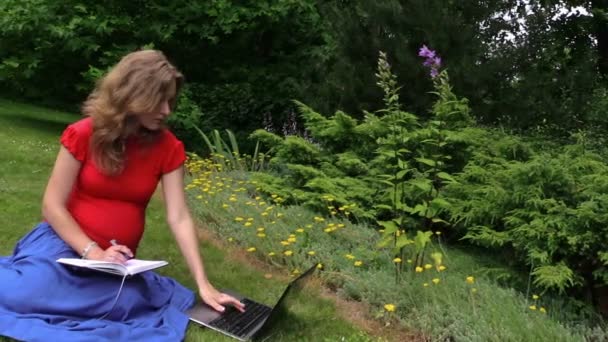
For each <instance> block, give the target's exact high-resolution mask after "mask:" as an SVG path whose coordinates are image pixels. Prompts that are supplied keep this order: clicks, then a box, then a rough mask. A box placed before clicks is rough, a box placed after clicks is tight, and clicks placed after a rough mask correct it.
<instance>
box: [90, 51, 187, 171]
mask: <svg viewBox="0 0 608 342" xmlns="http://www.w3.org/2000/svg"><path fill="white" fill-rule="evenodd" d="M183 79H184V77H183V75H182V74H181V73H180V72H179V71H178V70H177V69H176V68H175V67H174V66H173V65H171V63H169V61H168V60H167V58H166V57H165V55H164V54H163V53H162V52H160V51H156V50H142V51H137V52H133V53H130V54H128V55H126V56H124V57H123V58H122V59H121V60H120V62H118V64H116V65H115V66H114V67H113V68H112V69H111V70H110V71H109V72H108V73H107V74H106V75H105V76H104V77H103V78H102V79H100V80H99V81H98V82H97V85H96V87H95V90H93V92H92V93H91V94H90V95H89V97H88V99H87V100H86V101H85V102H84V104H83V106H82V112H83V114H85V115H87V116H90V117H91V118H92V120H93V134H92V136H91V142H90V148H91V151H92V154H93V158H94V161H95V163H96V165H97V167H99V168H100V169H101V171H103V172H104V173H106V174H108V175H115V174H118V173H120V172H121V171H122V169H123V167H124V163H125V144H126V140H127V138H128V137H129V136H132V135H134V134H137V135H139V136H140V137H141V138H143V139H144V140H145V141H153V140H154V139H155V137H157V136H158V133H159V132H152V131H147V130H145V129H142V128H140V127H139V125H138V124H137V119H136V118H135V117H134V116H133V115H134V114H142V113H151V112H153V111H154V110H157V108H158V107H159V106H160V104H161V103H162V102H163V101H167V100H168V101H169V104H170V105H171V107H172V108H173V107H175V101H176V98H177V95H178V93H179V89H180V88H181V86H182V84H183Z"/></svg>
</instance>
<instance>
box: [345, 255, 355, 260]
mask: <svg viewBox="0 0 608 342" xmlns="http://www.w3.org/2000/svg"><path fill="white" fill-rule="evenodd" d="M344 257H345V258H346V259H351V260H352V259H354V258H355V256H354V255H352V254H346V255H345V256H344Z"/></svg>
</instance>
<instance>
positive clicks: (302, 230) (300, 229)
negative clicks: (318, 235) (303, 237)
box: [296, 228, 304, 233]
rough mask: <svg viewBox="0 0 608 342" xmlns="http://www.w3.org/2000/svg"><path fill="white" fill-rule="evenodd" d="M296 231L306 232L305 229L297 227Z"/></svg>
mask: <svg viewBox="0 0 608 342" xmlns="http://www.w3.org/2000/svg"><path fill="white" fill-rule="evenodd" d="M296 233H304V229H302V228H298V229H296Z"/></svg>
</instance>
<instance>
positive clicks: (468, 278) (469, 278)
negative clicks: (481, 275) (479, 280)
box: [467, 276, 475, 284]
mask: <svg viewBox="0 0 608 342" xmlns="http://www.w3.org/2000/svg"><path fill="white" fill-rule="evenodd" d="M474 282H475V278H474V277H472V276H468V277H467V284H473V283H474Z"/></svg>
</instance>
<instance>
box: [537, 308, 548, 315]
mask: <svg viewBox="0 0 608 342" xmlns="http://www.w3.org/2000/svg"><path fill="white" fill-rule="evenodd" d="M538 311H540V312H542V313H544V314H546V313H547V310H546V309H545V308H544V307H542V306H541V307H540V309H539V310H538Z"/></svg>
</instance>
